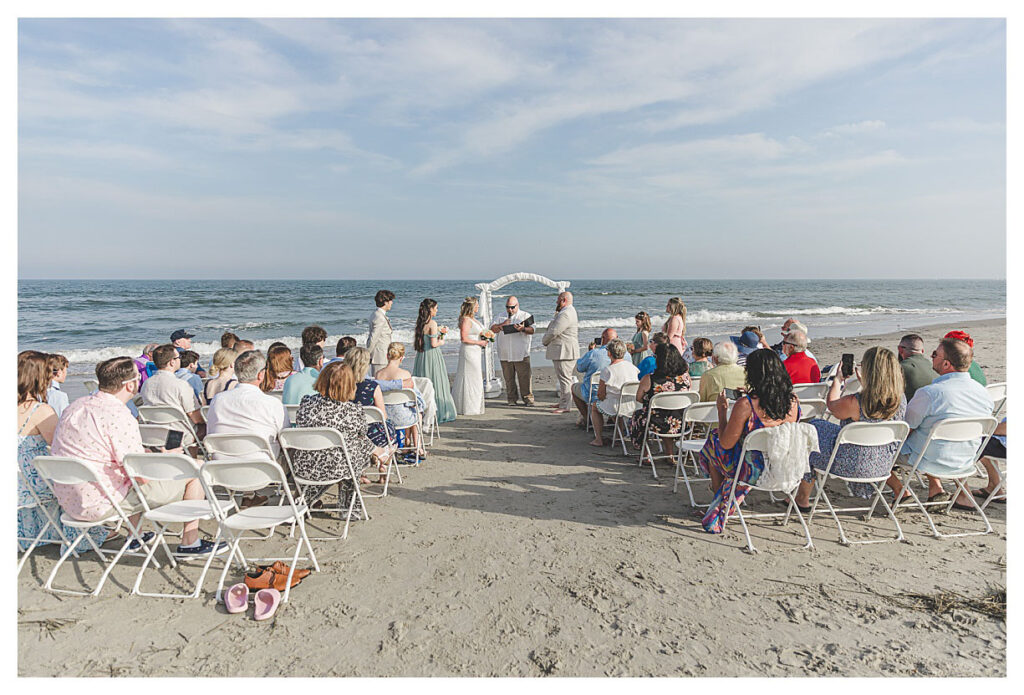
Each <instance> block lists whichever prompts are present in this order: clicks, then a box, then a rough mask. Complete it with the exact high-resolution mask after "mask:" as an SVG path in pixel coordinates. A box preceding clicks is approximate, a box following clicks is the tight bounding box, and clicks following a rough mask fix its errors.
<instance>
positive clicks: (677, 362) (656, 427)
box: [628, 338, 705, 456]
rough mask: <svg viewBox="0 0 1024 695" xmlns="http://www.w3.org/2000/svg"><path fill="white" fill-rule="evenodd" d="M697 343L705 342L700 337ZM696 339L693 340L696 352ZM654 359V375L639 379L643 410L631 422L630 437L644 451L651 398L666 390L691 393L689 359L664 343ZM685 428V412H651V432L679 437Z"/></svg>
mask: <svg viewBox="0 0 1024 695" xmlns="http://www.w3.org/2000/svg"><path fill="white" fill-rule="evenodd" d="M697 340H705V338H698V339H697ZM697 340H695V341H693V344H694V350H696V349H697V348H696V346H697ZM654 358H655V359H656V360H657V362H658V366H657V368H656V369H655V370H654V373H653V374H649V375H647V376H645V377H643V378H642V379H640V386H639V388H637V391H636V400H637V402H638V403H640V407H639V408H637V410H636V412H634V413H633V417H632V418H630V421H629V428H628V432H629V436H630V439H631V440H632V442H633V446H635V447H636V448H637V449H642V448H643V445H644V430H645V429H646V428H647V413H648V411H650V408H651V398H652V397H653V396H654V394H656V393H665V392H666V391H689V390H690V375H689V374H688V373H687V371H688V370H687V364H686V360H684V359H683V356H682V355H680V354H679V351H678V350H676V346H675V345H668V344H662V345H659V346H658V347H657V348H656V349H655V350H654ZM682 428H683V411H682V410H661V409H658V410H655V411H654V412H653V413H651V425H650V431H651V432H656V433H658V434H678V433H679V432H681V431H682ZM666 442H667V446H666V449H667V451H666V453H668V455H669V456H672V455H673V451H674V449H675V447H674V442H673V440H671V439H668V440H666Z"/></svg>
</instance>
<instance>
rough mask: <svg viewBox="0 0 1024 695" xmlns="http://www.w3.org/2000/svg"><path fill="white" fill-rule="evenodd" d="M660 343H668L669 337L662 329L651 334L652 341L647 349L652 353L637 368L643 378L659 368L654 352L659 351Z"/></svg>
mask: <svg viewBox="0 0 1024 695" xmlns="http://www.w3.org/2000/svg"><path fill="white" fill-rule="evenodd" d="M659 345H668V338H666V337H665V334H664V333H662V332H661V331H658V332H657V333H655V334H654V335H652V336H651V342H650V344H648V346H647V349H648V350H649V351H650V352H651V354H650V355H648V356H647V357H645V358H643V359H642V360H640V364H639V365H637V368H638V369H639V371H640V374H639V376H640V378H641V379H643V378H644V377H645V376H647V375H648V374H654V370H655V369H657V368H658V361H657V360H656V359H655V358H654V353H656V352H657V351H658V346H659ZM677 352H678V351H677Z"/></svg>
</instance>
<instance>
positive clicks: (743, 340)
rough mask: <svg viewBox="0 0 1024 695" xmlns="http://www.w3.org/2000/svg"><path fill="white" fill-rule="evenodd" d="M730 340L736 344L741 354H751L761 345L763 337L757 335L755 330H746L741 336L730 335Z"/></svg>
mask: <svg viewBox="0 0 1024 695" xmlns="http://www.w3.org/2000/svg"><path fill="white" fill-rule="evenodd" d="M729 340H731V341H732V342H734V343H735V344H736V349H737V350H739V352H740V354H741V355H749V354H750V353H752V352H753V351H754V350H757V349H758V348H759V347H761V339H760V338H758V337H757V333H754V331H744V332H743V333H742V334H741V335H739V336H735V335H730V336H729Z"/></svg>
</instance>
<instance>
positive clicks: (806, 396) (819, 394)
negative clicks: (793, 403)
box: [793, 382, 829, 405]
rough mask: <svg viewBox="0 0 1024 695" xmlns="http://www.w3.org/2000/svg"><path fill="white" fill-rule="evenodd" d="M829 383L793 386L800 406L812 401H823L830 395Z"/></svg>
mask: <svg viewBox="0 0 1024 695" xmlns="http://www.w3.org/2000/svg"><path fill="white" fill-rule="evenodd" d="M828 387H829V384H828V382H818V383H816V384H793V394H794V395H795V396H797V397H798V398H799V399H800V405H803V404H804V401H806V400H811V399H819V398H821V399H823V398H825V396H826V394H828Z"/></svg>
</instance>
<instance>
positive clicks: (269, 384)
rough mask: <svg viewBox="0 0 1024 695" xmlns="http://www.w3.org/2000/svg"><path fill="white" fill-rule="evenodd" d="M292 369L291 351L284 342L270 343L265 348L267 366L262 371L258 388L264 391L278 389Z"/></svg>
mask: <svg viewBox="0 0 1024 695" xmlns="http://www.w3.org/2000/svg"><path fill="white" fill-rule="evenodd" d="M294 373H295V372H294V371H292V351H291V350H289V349H288V346H287V345H285V344H284V343H272V344H271V345H270V349H269V350H267V368H266V370H265V371H264V373H263V381H262V382H261V383H260V388H261V389H263V391H264V392H269V391H280V390H282V389H283V388H284V382H285V380H286V379H287V378H288V377H290V376H291V375H292V374H294Z"/></svg>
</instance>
